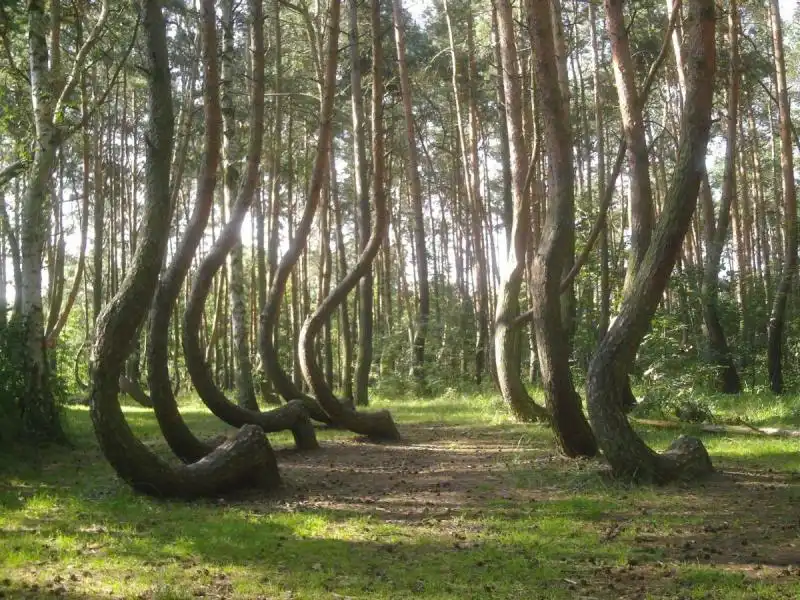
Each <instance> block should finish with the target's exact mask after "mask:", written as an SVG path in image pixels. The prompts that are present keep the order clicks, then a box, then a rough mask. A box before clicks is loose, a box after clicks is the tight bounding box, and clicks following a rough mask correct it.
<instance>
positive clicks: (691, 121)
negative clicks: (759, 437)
mask: <svg viewBox="0 0 800 600" xmlns="http://www.w3.org/2000/svg"><path fill="white" fill-rule="evenodd" d="M688 12H689V15H688V37H687V56H688V60H687V61H686V64H687V66H688V69H687V73H686V78H687V94H686V98H685V102H684V108H683V116H682V120H681V134H680V140H679V151H678V157H677V161H676V166H675V170H674V172H673V174H672V178H671V181H670V185H669V189H668V190H667V194H666V197H665V199H664V206H663V209H662V212H661V214H660V216H659V218H658V221H657V223H656V228H655V231H654V233H653V236H652V241H651V243H650V246H649V248H648V249H647V252H646V254H645V257H644V260H643V261H642V263H641V266H640V267H639V269H638V272H637V274H636V276H635V277H634V279H633V282H632V283H631V285H630V286H629V288H628V289H627V291H626V292H625V293H624V296H623V301H622V305H621V309H620V313H619V315H618V316H617V318H616V319H615V320H614V323H613V324H612V325H611V327H610V328H609V330H608V333H607V334H606V335H605V337H604V338H603V340H602V342H601V343H600V346H599V348H598V350H597V353H596V354H595V356H594V358H593V359H592V361H591V363H590V365H589V371H588V376H587V388H588V399H589V402H588V404H589V418H590V420H591V423H592V428H593V430H594V433H595V435H596V436H597V441H598V444H599V445H600V448H601V449H602V451H603V453H604V455H605V456H606V459H607V460H608V462H609V463H610V464H611V468H612V471H613V472H614V474H615V475H616V476H619V477H624V478H631V479H636V480H642V481H652V482H658V483H662V482H666V481H670V480H673V479H677V478H685V477H696V476H700V475H704V474H707V473H708V472H710V471H711V470H712V466H711V461H710V459H709V458H708V454H707V453H706V452H705V449H704V448H703V446H702V443H701V442H699V440H695V441H689V442H686V441H685V440H684V441H683V442H681V443H680V444H679V445H678V446H677V447H676V448H673V450H674V451H673V452H669V451H668V452H667V453H665V454H662V455H659V454H657V453H655V452H654V451H653V450H651V449H650V448H649V447H648V446H647V445H646V444H645V443H644V441H643V440H642V439H641V438H640V437H639V436H638V435H637V434H636V432H635V431H634V430H633V429H632V428H631V426H630V423H629V422H628V420H627V418H626V416H625V414H624V412H623V410H622V402H623V400H622V398H621V394H622V392H623V390H624V388H625V386H626V385H627V384H626V379H627V376H628V373H629V371H630V368H631V366H632V364H633V360H634V357H635V354H636V351H637V349H638V347H639V345H640V343H641V341H642V338H643V337H644V335H645V333H646V332H647V329H648V327H649V324H650V321H651V319H652V317H653V315H654V313H655V310H656V307H657V306H658V303H659V301H660V299H661V297H662V294H663V292H664V289H665V288H666V285H667V282H668V280H669V275H670V272H671V271H672V268H673V266H674V265H675V262H676V259H677V257H678V254H679V252H680V248H681V242H682V240H683V238H684V236H685V234H686V232H687V230H688V229H689V225H690V223H691V219H692V215H693V213H694V210H695V207H696V205H697V195H698V191H699V188H700V182H701V179H702V176H703V170H704V169H703V167H702V165H703V164H704V161H705V152H706V146H707V144H708V138H709V130H710V126H711V105H712V97H713V81H714V69H715V59H716V56H715V45H714V44H715V38H714V28H715V14H714V12H715V11H714V3H713V1H712V0H690V2H689V11H688Z"/></svg>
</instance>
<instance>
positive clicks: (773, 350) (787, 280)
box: [767, 0, 797, 394]
mask: <svg viewBox="0 0 800 600" xmlns="http://www.w3.org/2000/svg"><path fill="white" fill-rule="evenodd" d="M769 6H770V25H771V29H772V49H773V54H774V56H775V74H776V78H777V83H778V86H777V87H778V123H779V127H780V134H781V185H782V189H783V205H784V227H785V232H786V233H785V242H784V259H783V270H782V271H781V277H780V281H779V282H778V289H777V290H776V291H775V299H774V301H773V304H772V312H771V314H770V317H769V326H768V328H767V337H768V340H767V369H768V371H769V382H770V388H771V389H772V391H773V392H775V393H776V394H780V393H782V392H783V365H782V359H783V330H784V328H785V324H786V305H787V302H788V298H789V292H790V289H791V286H792V280H793V278H794V276H795V275H794V272H795V270H796V269H797V190H796V187H795V180H794V160H793V156H792V152H793V150H792V121H791V112H790V111H791V109H790V105H789V94H788V91H787V88H786V64H785V61H784V57H783V30H782V24H781V14H780V7H779V4H778V0H770V5H769Z"/></svg>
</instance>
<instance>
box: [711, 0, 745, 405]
mask: <svg viewBox="0 0 800 600" xmlns="http://www.w3.org/2000/svg"><path fill="white" fill-rule="evenodd" d="M728 11H729V12H728V38H729V58H728V115H727V118H728V124H727V134H726V138H727V139H726V144H727V146H726V148H725V172H724V174H723V178H722V195H721V197H720V202H719V216H718V218H717V222H716V226H714V215H713V209H712V213H711V215H710V219H711V222H710V223H708V224H707V228H708V229H710V231H708V232H707V238H708V240H709V242H710V244H709V246H708V248H707V249H706V264H705V269H704V272H703V284H702V298H703V323H704V324H705V330H706V338H707V341H708V345H709V349H710V351H711V359H712V361H713V362H714V364H715V365H716V367H717V369H718V374H717V390H718V391H720V392H723V393H725V394H738V393H739V392H741V391H742V384H741V382H740V380H739V374H738V373H737V371H736V365H735V364H734V362H733V355H732V354H731V350H730V348H729V346H728V339H727V337H726V336H725V330H724V329H723V328H722V323H721V321H720V318H719V269H720V262H721V259H722V249H723V247H724V246H725V241H726V239H727V237H728V229H729V223H730V215H731V204H732V202H733V198H734V197H735V196H736V193H737V191H736V144H737V139H736V134H737V132H738V120H739V77H740V75H739V38H738V32H739V9H738V7H737V4H736V0H730V6H729V9H728ZM740 270H741V268H740Z"/></svg>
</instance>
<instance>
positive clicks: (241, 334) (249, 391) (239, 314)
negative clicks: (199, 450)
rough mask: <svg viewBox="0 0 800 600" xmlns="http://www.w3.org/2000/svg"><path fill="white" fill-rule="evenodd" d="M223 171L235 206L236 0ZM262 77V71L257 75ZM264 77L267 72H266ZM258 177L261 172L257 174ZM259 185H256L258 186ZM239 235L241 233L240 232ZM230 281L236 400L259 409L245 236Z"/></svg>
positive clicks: (226, 24)
mask: <svg viewBox="0 0 800 600" xmlns="http://www.w3.org/2000/svg"><path fill="white" fill-rule="evenodd" d="M221 6H222V15H221V17H222V32H223V33H222V65H221V76H222V80H221V85H220V90H221V94H222V171H223V183H224V186H223V191H222V194H223V202H225V205H226V207H227V208H229V209H230V210H231V214H232V213H233V210H234V203H235V201H236V186H237V185H238V184H239V181H238V179H239V175H238V173H237V172H236V166H235V165H236V164H237V163H238V162H239V160H240V158H241V156H240V154H241V153H240V151H239V148H237V143H236V138H237V131H236V129H237V127H236V110H235V103H234V97H233V94H234V89H233V88H234V84H233V79H234V77H235V75H234V68H233V62H234V53H235V47H234V27H235V26H234V19H235V15H234V7H233V0H224V2H222V5H221ZM254 76H255V77H258V75H254ZM262 77H263V75H262ZM256 177H258V175H256ZM254 189H255V188H254ZM237 237H239V236H237ZM229 273H230V277H229V283H230V286H229V287H230V305H231V333H232V336H233V348H232V350H233V354H234V357H235V363H236V370H235V378H236V400H237V402H238V403H239V406H241V407H242V408H246V409H249V410H255V411H257V410H258V402H256V394H255V389H254V388H253V367H252V365H251V364H250V344H249V343H248V339H247V338H248V326H247V309H246V306H245V297H244V295H245V294H244V257H243V254H242V243H241V239H237V240H236V242H235V244H234V246H233V248H232V249H231V251H230V255H229Z"/></svg>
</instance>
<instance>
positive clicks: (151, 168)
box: [90, 0, 280, 498]
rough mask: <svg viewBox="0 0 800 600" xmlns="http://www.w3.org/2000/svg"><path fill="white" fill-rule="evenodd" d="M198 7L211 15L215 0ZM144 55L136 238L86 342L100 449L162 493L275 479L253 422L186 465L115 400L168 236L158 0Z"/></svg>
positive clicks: (167, 118) (165, 84) (165, 100)
mask: <svg viewBox="0 0 800 600" xmlns="http://www.w3.org/2000/svg"><path fill="white" fill-rule="evenodd" d="M203 10H204V12H205V13H206V14H213V12H214V3H213V2H212V1H211V0H205V1H204V3H203ZM142 11H143V13H144V15H143V23H144V34H145V39H146V44H147V48H148V52H147V53H146V54H145V56H147V58H148V60H149V64H148V68H147V71H146V72H147V74H148V79H149V87H150V124H149V133H148V140H149V142H148V144H147V153H146V173H147V175H146V191H147V201H146V205H145V211H144V215H143V218H142V226H141V242H140V243H139V245H138V246H137V250H136V254H135V256H134V258H133V261H132V264H131V269H130V271H129V272H128V275H127V277H126V278H125V281H123V283H122V285H121V287H120V291H119V293H118V294H117V295H116V297H115V298H114V299H113V300H112V301H111V302H110V303H109V305H108V306H107V307H106V309H105V310H104V311H103V313H102V314H101V315H100V317H99V319H98V320H97V323H96V336H95V344H94V349H93V355H94V369H93V371H92V388H91V392H90V398H91V411H90V412H91V417H92V422H93V424H94V429H95V433H96V435H97V438H98V441H99V443H100V448H101V450H102V452H103V454H104V455H105V457H106V459H107V460H108V461H109V462H110V463H111V466H112V467H113V468H114V470H115V471H116V472H117V474H118V475H119V476H120V477H121V478H122V479H123V480H125V481H126V482H127V483H128V484H130V485H131V486H132V487H134V488H135V489H136V490H138V491H141V492H144V493H147V494H150V495H154V496H161V497H178V498H196V497H199V496H207V495H213V494H217V493H220V492H227V491H230V490H231V489H232V488H236V487H242V486H253V485H255V486H258V487H263V488H270V487H275V486H276V485H278V484H279V483H280V475H279V474H278V468H277V464H276V462H275V457H274V454H273V453H272V449H271V448H270V445H269V442H268V441H267V439H266V438H265V437H264V436H263V435H262V434H261V432H260V431H259V430H258V429H257V428H255V427H246V428H243V429H241V430H240V431H239V433H238V435H237V437H236V439H234V440H230V441H228V442H226V443H224V444H223V445H222V446H220V447H219V448H217V449H216V450H215V451H214V452H212V453H211V454H209V455H208V456H206V457H205V458H203V459H202V460H200V461H198V462H196V463H193V464H192V465H188V466H180V467H177V468H176V467H172V466H170V465H169V464H167V463H166V462H164V461H163V460H161V459H160V458H158V457H157V456H156V455H155V454H153V453H152V452H151V451H150V450H149V449H148V448H147V447H146V446H145V445H144V444H142V443H141V442H140V441H139V440H138V439H136V437H135V436H134V435H133V432H132V431H131V430H130V427H129V426H128V423H127V422H126V421H125V416H124V414H123V413H122V410H121V408H120V405H119V400H118V397H117V396H118V393H119V386H118V377H119V374H120V373H121V372H122V369H123V367H124V364H125V359H126V358H127V355H128V353H129V351H130V346H131V341H132V340H133V338H134V335H135V334H136V331H137V330H138V328H139V327H140V325H141V324H142V321H143V320H144V317H145V313H146V311H147V300H148V299H149V298H152V296H153V292H154V291H155V287H156V284H157V283H158V271H159V267H160V265H161V263H162V260H163V257H164V253H165V250H166V246H167V240H168V238H169V227H170V222H171V213H172V210H171V202H170V197H169V175H170V173H169V172H170V155H171V152H172V142H173V128H174V123H173V116H172V96H171V89H170V75H169V63H168V58H167V39H166V25H165V22H164V17H163V15H162V14H161V7H160V3H159V2H158V1H157V0H143V2H142Z"/></svg>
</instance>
